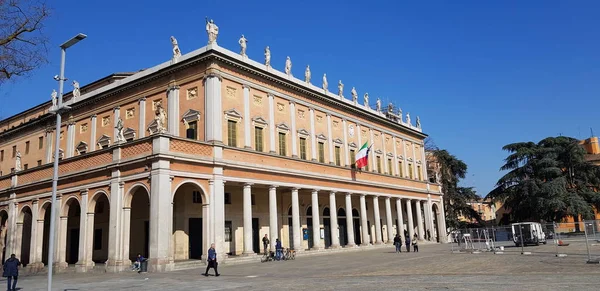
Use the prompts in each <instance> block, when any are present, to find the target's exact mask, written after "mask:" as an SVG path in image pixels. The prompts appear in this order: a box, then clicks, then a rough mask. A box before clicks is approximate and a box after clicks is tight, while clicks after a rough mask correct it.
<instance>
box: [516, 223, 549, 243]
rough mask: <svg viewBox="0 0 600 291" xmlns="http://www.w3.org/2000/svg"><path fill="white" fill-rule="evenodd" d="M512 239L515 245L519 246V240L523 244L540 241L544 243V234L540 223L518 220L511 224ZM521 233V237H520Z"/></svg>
mask: <svg viewBox="0 0 600 291" xmlns="http://www.w3.org/2000/svg"><path fill="white" fill-rule="evenodd" d="M512 233H513V241H514V242H515V245H516V246H518V247H520V246H521V241H522V242H523V245H524V246H526V245H536V246H539V245H540V243H542V244H546V234H545V233H544V230H543V229H542V224H541V223H538V222H520V223H513V224H512ZM521 235H523V238H522V239H521Z"/></svg>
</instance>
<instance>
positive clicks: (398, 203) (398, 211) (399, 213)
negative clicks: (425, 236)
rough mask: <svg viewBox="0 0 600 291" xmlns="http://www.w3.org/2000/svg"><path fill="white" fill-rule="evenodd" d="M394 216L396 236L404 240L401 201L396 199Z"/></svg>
mask: <svg viewBox="0 0 600 291" xmlns="http://www.w3.org/2000/svg"><path fill="white" fill-rule="evenodd" d="M396 216H397V219H398V225H397V228H398V234H400V237H402V239H404V218H403V216H404V215H403V214H402V199H400V198H398V199H396Z"/></svg>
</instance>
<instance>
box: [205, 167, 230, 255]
mask: <svg viewBox="0 0 600 291" xmlns="http://www.w3.org/2000/svg"><path fill="white" fill-rule="evenodd" d="M213 183H214V185H213V187H214V192H213V195H212V198H213V200H212V201H213V204H214V208H213V213H212V214H213V223H212V224H213V225H214V232H213V235H214V240H213V242H214V243H215V246H216V248H217V260H218V261H224V260H225V258H226V257H227V255H226V251H225V249H226V248H225V181H223V168H215V169H214V175H213ZM207 251H208V249H207Z"/></svg>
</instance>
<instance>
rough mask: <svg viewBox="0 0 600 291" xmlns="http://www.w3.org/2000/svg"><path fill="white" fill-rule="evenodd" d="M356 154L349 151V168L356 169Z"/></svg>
mask: <svg viewBox="0 0 600 291" xmlns="http://www.w3.org/2000/svg"><path fill="white" fill-rule="evenodd" d="M355 161H356V152H355V151H354V150H350V168H352V169H356V163H355Z"/></svg>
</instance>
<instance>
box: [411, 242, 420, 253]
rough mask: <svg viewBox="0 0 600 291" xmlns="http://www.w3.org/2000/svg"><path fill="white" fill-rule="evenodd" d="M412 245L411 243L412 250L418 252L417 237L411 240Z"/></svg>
mask: <svg viewBox="0 0 600 291" xmlns="http://www.w3.org/2000/svg"><path fill="white" fill-rule="evenodd" d="M412 245H413V251H414V252H415V253H418V252H419V240H418V239H415V240H413V241H412Z"/></svg>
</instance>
